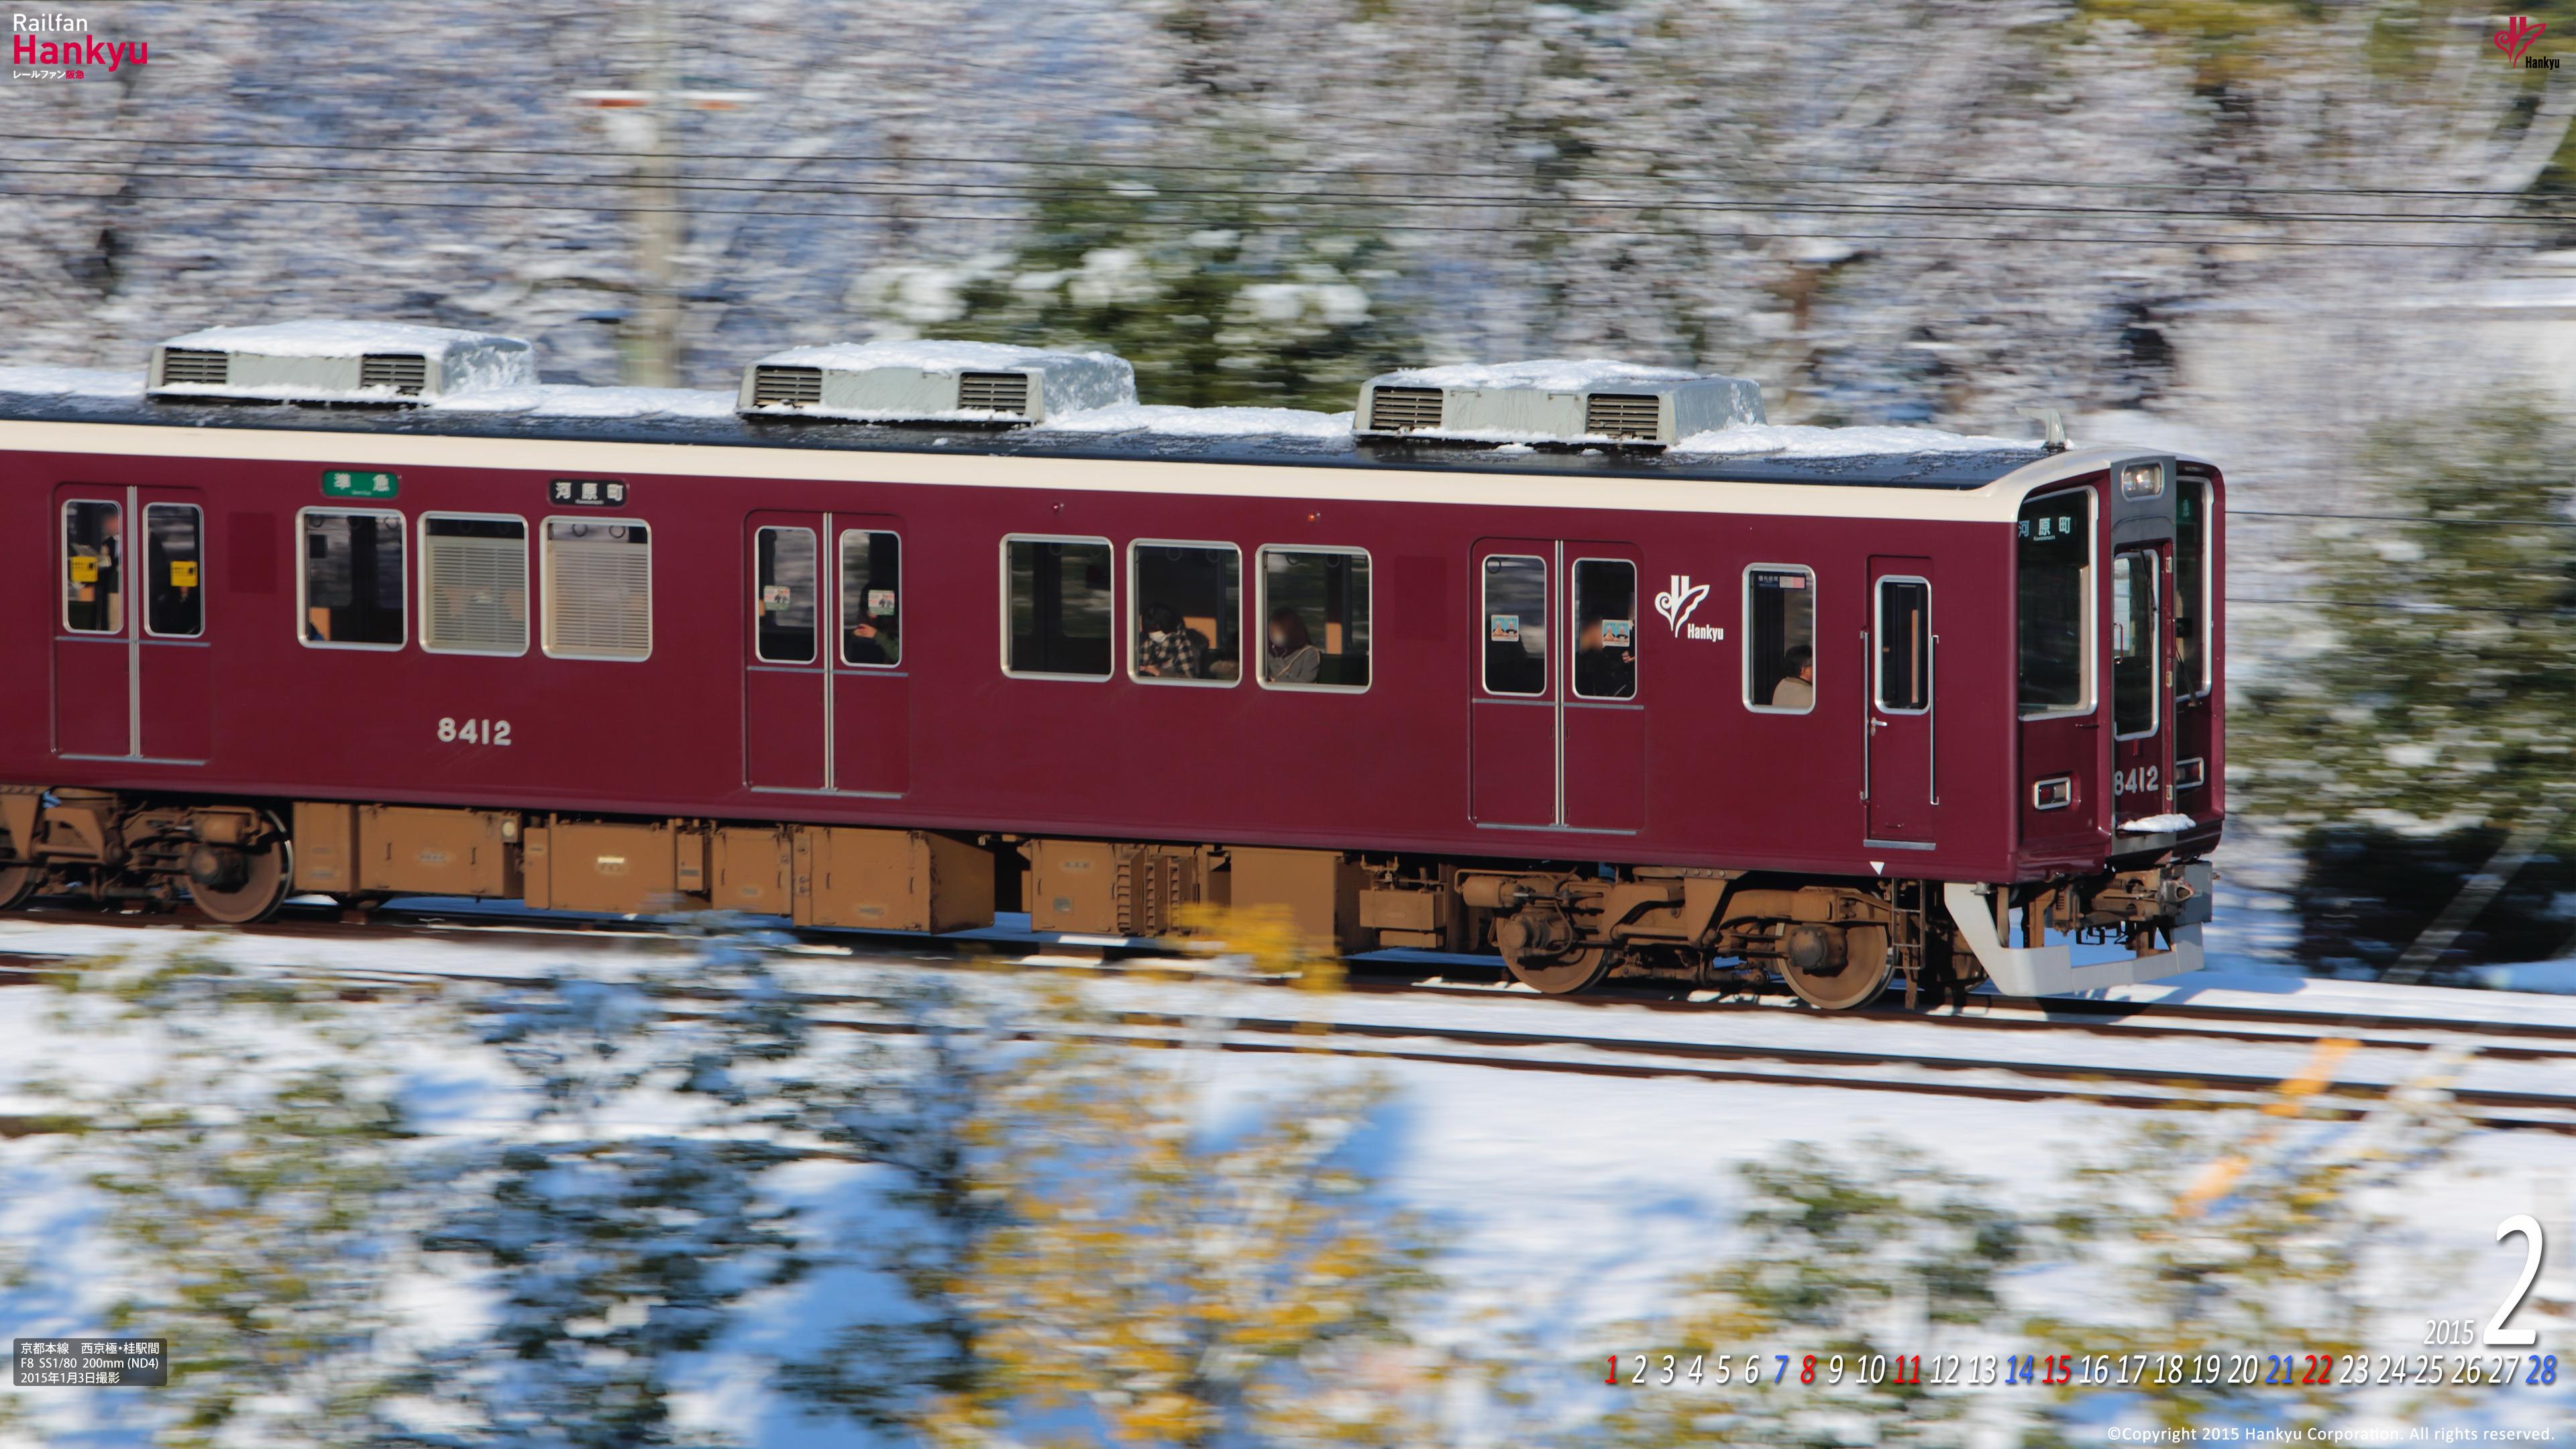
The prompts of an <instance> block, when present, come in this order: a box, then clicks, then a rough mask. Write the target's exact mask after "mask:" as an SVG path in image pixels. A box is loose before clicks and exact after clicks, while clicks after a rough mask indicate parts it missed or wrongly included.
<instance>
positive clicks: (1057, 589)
mask: <svg viewBox="0 0 2576 1449" xmlns="http://www.w3.org/2000/svg"><path fill="white" fill-rule="evenodd" d="M1002 545H1003V548H1002V553H1003V575H1004V577H1003V588H1004V589H1005V591H1006V592H1007V594H1008V599H1009V603H1010V611H1011V612H1010V630H1011V632H1010V637H1009V639H1008V640H1007V641H1006V642H1005V645H1004V650H1003V655H1002V669H1003V671H1004V672H1005V673H1009V674H1027V675H1038V676H1046V677H1053V678H1059V679H1107V678H1108V677H1109V672H1110V670H1109V656H1110V647H1111V643H1112V641H1111V639H1110V623H1111V621H1112V620H1113V619H1114V618H1115V617H1116V615H1115V614H1114V613H1113V612H1112V610H1111V607H1110V605H1111V593H1112V585H1111V582H1110V554H1109V540H1107V539H1105V538H1006V539H1004V540H1003V541H1002Z"/></svg>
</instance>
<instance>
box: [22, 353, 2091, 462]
mask: <svg viewBox="0 0 2576 1449" xmlns="http://www.w3.org/2000/svg"><path fill="white" fill-rule="evenodd" d="M371 325H372V324H371ZM217 330H222V331H230V330H245V331H246V330H253V329H217ZM969 345H973V346H982V345H985V344H969ZM1582 365H1584V366H1590V365H1591V364H1582ZM1536 366H1540V364H1527V363H1524V364H1516V365H1514V367H1513V368H1512V369H1501V368H1495V369H1483V370H1484V371H1489V372H1501V371H1506V370H1518V369H1523V368H1531V367H1536ZM1423 371H1424V372H1425V373H1435V372H1445V371H1448V369H1424V370H1423ZM1636 371H1637V372H1640V373H1664V372H1668V371H1671V370H1670V369H1662V368H1641V369H1637V370H1636ZM734 404H735V395H734V394H733V393H731V392H717V391H705V390H698V389H690V388H643V387H586V386H579V385H574V384H568V383H526V384H519V385H515V386H503V387H495V388H489V389H485V390H482V391H478V392H472V393H466V394H461V395H458V396H454V397H448V398H439V399H434V400H431V401H430V402H428V403H427V404H426V405H424V406H420V407H415V408H406V409H399V410H389V409H357V408H320V407H286V406H263V405H258V404H244V403H227V402H203V403H200V402H195V401H193V400H192V401H171V400H167V399H164V400H159V401H147V400H146V399H145V398H144V395H143V381H142V378H141V377H140V376H139V375H138V374H136V373H131V372H122V371H106V370H99V369H89V368H71V367H0V419H24V420H29V421H49V422H88V423H117V424H130V425H142V426H183V427H213V428H244V429H264V430H290V431H308V432H349V433H390V434H398V435H420V434H448V435H455V436H465V437H542V438H551V439H561V440H566V441H585V440H587V441H605V442H640V443H651V442H661V443H687V444H720V445H727V446H737V447H785V448H819V449H839V450H845V451H854V452H934V451H935V452H949V453H983V454H991V455H996V456H1018V455H1025V456H1053V457H1068V458H1136V459H1152V460H1164V461H1187V462H1231V463H1246V464H1266V465H1285V466H1298V465H1303V466H1323V467H1348V468H1400V469H1406V470H1411V471H1416V472H1456V473H1469V474H1473V473H1534V474H1553V475H1564V476H1576V477H1579V476H1586V475H1593V476H1605V477H1622V478H1655V477H1663V478H1673V479H1711V480H1717V479H1723V480H1728V481H1736V482H1748V483H1763V482H1776V483H1839V484H1858V485H1867V486H1881V487H1917V488H1954V489H1955V488H1975V487H1979V486H1981V485H1983V484H1986V483H1990V482H1992V481H1994V480H1995V479H1997V478H2000V477H2002V476H2004V475H2005V474H2007V473H2010V472H2012V471H2013V470H2015V469H2017V468H2020V467H2023V466H2025V465H2027V464H2029V463H2033V462H2036V461H2039V460H2040V459H2042V458H2044V457H2046V456H2047V454H2046V453H2045V452H2043V451H2042V450H2041V449H2040V447H2039V446H2038V445H2037V444H2036V443H2031V442H2026V441H2020V440H2015V439H2009V438H1999V437H1989V436H1978V435H1969V434H1959V433H1947V432H1941V431H1937V430H1935V429H1930V428H1897V427H1854V428H1819V427H1802V426H1792V425H1784V424H1739V425H1737V426H1734V427H1729V428H1723V429H1719V430H1716V431H1712V432H1705V433H1699V434H1695V435H1693V436H1691V437H1689V438H1685V439H1683V440H1682V441H1681V442H1680V443H1678V444H1676V445H1674V446H1673V447H1671V448H1668V449H1666V450H1664V451H1662V452H1660V453H1652V452H1641V451H1619V450H1607V449H1599V448H1586V449H1578V450H1562V449H1539V448H1532V447H1529V446H1528V445H1526V444H1508V445H1504V446H1500V447H1484V446H1476V445H1471V444H1467V445H1462V444H1456V443H1401V442H1377V441H1371V442H1367V443H1363V442H1361V441H1359V440H1356V439H1354V438H1353V437H1352V436H1351V415H1350V414H1348V413H1323V412H1307V411H1302V410H1298V409H1291V408H1250V407H1245V408H1189V407H1175V406H1171V405H1168V404H1153V403H1128V404H1122V405H1120V406H1116V407H1105V408H1094V409H1088V410H1085V411H1081V412H1074V413H1068V414H1064V415H1062V416H1060V417H1057V418H1053V419H1050V420H1048V421H1047V422H1044V423H1041V424H1038V425H1035V426H1031V427H1022V428H1011V429H1006V430H991V429H979V428H971V427H958V428H940V427H923V426H909V427H889V426H884V425H877V424H867V423H854V422H834V421H822V420H809V419H778V420H772V419H768V418H744V417H740V416H737V415H736V414H735V412H734Z"/></svg>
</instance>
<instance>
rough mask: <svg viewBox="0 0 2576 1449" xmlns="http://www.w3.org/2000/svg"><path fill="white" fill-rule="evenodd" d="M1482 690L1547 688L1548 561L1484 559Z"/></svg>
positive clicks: (1523, 557) (1515, 557) (1519, 556)
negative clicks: (1483, 672) (1483, 684)
mask: <svg viewBox="0 0 2576 1449" xmlns="http://www.w3.org/2000/svg"><path fill="white" fill-rule="evenodd" d="M1483 623H1484V630H1485V692H1486V693H1488V694H1524V695H1537V694H1545V693H1547V560H1545V559H1542V558H1533V557H1530V556H1527V555H1524V554H1494V555H1492V556H1490V557H1488V558H1487V559H1486V560H1485V591H1484V620H1483Z"/></svg>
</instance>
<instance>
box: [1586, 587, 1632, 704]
mask: <svg viewBox="0 0 2576 1449" xmlns="http://www.w3.org/2000/svg"><path fill="white" fill-rule="evenodd" d="M1574 692H1575V694H1576V695H1577V696H1579V697H1581V698H1584V699H1633V698H1635V697H1636V694H1637V566H1636V565H1635V564H1632V563H1629V562H1628V561H1626V560H1625V559H1607V558H1587V559H1577V560H1576V561H1575V564H1574Z"/></svg>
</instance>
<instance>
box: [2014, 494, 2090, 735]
mask: <svg viewBox="0 0 2576 1449" xmlns="http://www.w3.org/2000/svg"><path fill="white" fill-rule="evenodd" d="M2018 528H2019V534H2020V536H2019V537H2018V538H2017V539H2016V540H2015V547H2016V549H2017V550H2018V554H2017V556H2016V559H2015V563H2014V570H2015V573H2016V575H2017V577H2016V579H2015V581H2014V586H2013V591H2014V599H2015V608H2016V610H2017V612H2018V613H2019V616H2020V620H2021V623H2020V636H2021V637H2020V639H2019V641H2018V643H2017V649H2018V651H2019V659H2020V662H2019V666H2018V667H2019V679H2020V692H2021V715H2022V717H2023V718H2024V719H2028V718H2029V717H2031V716H2032V715H2043V714H2059V713H2065V714H2085V713H2089V712H2091V710H2092V708H2093V675H2092V670H2093V666H2092V656H2091V651H2090V650H2088V649H2087V648H2086V647H2085V641H2086V640H2088V639H2090V638H2091V637H2092V630H2091V628H2090V627H2089V621H2090V620H2091V618H2092V615H2093V494H2092V491H2091V490H2089V489H2085V490H2079V491H2076V492H2072V493H2051V494H2049V495H2048V496H2046V497H2044V498H2034V499H2031V500H2030V501H2029V502H2027V503H2024V504H2023V505H2022V506H2021V513H2020V521H2019V524H2018Z"/></svg>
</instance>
